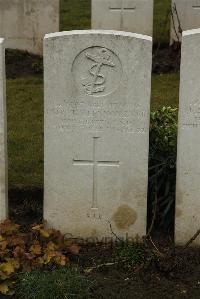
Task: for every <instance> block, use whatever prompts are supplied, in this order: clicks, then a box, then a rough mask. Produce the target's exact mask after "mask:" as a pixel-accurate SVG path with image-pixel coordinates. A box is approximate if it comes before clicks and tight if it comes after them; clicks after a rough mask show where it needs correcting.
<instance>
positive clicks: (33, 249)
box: [30, 244, 42, 255]
mask: <svg viewBox="0 0 200 299" xmlns="http://www.w3.org/2000/svg"><path fill="white" fill-rule="evenodd" d="M30 252H31V253H33V254H35V255H40V254H41V252H42V248H41V246H40V245H39V244H35V245H32V246H31V247H30Z"/></svg>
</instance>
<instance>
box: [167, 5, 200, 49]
mask: <svg viewBox="0 0 200 299" xmlns="http://www.w3.org/2000/svg"><path fill="white" fill-rule="evenodd" d="M197 28H200V0H172V17H171V38H170V42H171V44H173V43H174V42H177V41H180V42H181V39H182V31H185V30H191V29H197Z"/></svg>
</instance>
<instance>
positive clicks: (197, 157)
mask: <svg viewBox="0 0 200 299" xmlns="http://www.w3.org/2000/svg"><path fill="white" fill-rule="evenodd" d="M199 49H200V29H194V30H189V31H185V32H183V38H182V62H181V83H180V104H179V105H180V108H179V129H178V153H177V155H178V159H177V194H176V226H175V229H176V242H177V243H178V244H184V243H186V242H187V241H189V240H190V239H191V237H192V236H193V235H194V234H195V233H196V232H197V231H198V230H199V228H200V51H199ZM195 243H196V244H199V245H200V237H198V238H197V239H196V240H195V241H194V244H195Z"/></svg>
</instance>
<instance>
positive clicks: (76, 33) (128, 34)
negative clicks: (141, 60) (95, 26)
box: [44, 30, 152, 42]
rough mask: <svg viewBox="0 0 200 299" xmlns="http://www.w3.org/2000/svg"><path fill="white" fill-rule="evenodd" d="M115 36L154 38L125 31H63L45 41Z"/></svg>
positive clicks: (51, 35) (50, 35)
mask: <svg viewBox="0 0 200 299" xmlns="http://www.w3.org/2000/svg"><path fill="white" fill-rule="evenodd" d="M92 34H96V35H114V36H124V37H132V38H137V39H142V40H147V41H150V42H152V37H151V36H148V35H143V34H138V33H132V32H125V31H115V30H72V31H62V32H55V33H49V34H46V35H45V37H44V38H45V39H48V38H57V37H64V36H69V35H71V36H72V35H92Z"/></svg>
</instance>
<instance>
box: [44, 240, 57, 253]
mask: <svg viewBox="0 0 200 299" xmlns="http://www.w3.org/2000/svg"><path fill="white" fill-rule="evenodd" d="M57 248H58V246H57V245H56V244H55V243H53V242H52V241H51V242H49V243H48V244H47V248H46V250H47V251H55V250H57Z"/></svg>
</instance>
